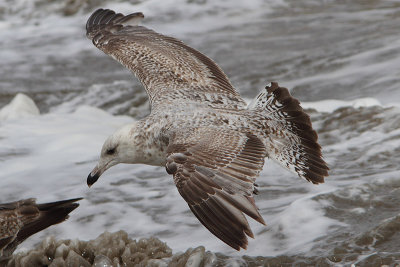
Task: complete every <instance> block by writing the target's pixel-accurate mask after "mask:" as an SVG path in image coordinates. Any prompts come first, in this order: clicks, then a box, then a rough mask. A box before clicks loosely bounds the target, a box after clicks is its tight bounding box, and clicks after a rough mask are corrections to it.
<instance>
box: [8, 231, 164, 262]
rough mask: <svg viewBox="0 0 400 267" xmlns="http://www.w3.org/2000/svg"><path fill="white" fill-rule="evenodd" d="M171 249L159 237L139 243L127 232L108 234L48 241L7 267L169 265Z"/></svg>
mask: <svg viewBox="0 0 400 267" xmlns="http://www.w3.org/2000/svg"><path fill="white" fill-rule="evenodd" d="M171 256H172V250H171V249H170V248H169V247H168V246H167V245H166V244H165V243H163V242H161V241H160V240H159V239H157V238H153V237H150V238H143V239H140V240H139V241H136V240H132V239H130V238H128V234H127V233H126V232H124V231H119V232H116V233H109V232H105V233H103V234H101V235H100V236H99V237H98V238H96V239H94V240H90V241H79V240H58V241H57V240H56V239H55V238H54V237H48V238H46V239H45V240H44V241H43V242H42V243H41V244H40V245H39V246H37V247H36V248H35V249H33V250H30V251H26V252H19V253H17V254H15V255H13V257H12V258H11V260H10V261H9V262H8V265H7V266H8V267H25V266H49V267H58V266H83V267H89V266H96V267H98V266H102V267H108V266H167V265H168V264H167V262H168V261H169V260H168V259H166V260H163V259H164V258H170V257H171Z"/></svg>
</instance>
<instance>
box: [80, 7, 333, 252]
mask: <svg viewBox="0 0 400 267" xmlns="http://www.w3.org/2000/svg"><path fill="white" fill-rule="evenodd" d="M142 18H143V14H142V13H133V14H131V15H127V16H124V15H122V14H115V12H114V11H111V10H103V9H99V10H97V11H96V12H94V13H93V14H92V16H91V17H90V18H89V20H88V22H87V24H86V30H87V37H88V38H89V39H91V40H92V42H93V44H94V45H95V46H96V47H97V48H99V49H100V50H102V51H103V52H104V53H106V54H108V55H110V56H112V57H113V58H114V59H116V60H117V61H119V62H120V63H121V64H123V65H124V66H126V67H127V68H128V69H130V70H131V71H132V73H133V74H135V75H136V77H137V78H138V79H139V80H140V81H141V83H142V84H143V85H144V88H145V89H146V91H147V93H148V95H149V99H150V103H151V114H150V115H149V116H148V117H147V118H145V119H142V120H140V121H137V122H135V123H133V124H131V125H127V126H125V127H123V128H121V129H120V130H118V131H116V132H115V133H114V134H113V135H112V136H110V137H109V138H108V139H107V140H106V142H105V143H104V145H103V148H102V151H101V156H100V160H99V163H98V165H97V166H96V167H95V168H94V169H93V171H92V172H91V173H90V174H89V176H88V185H89V186H90V185H92V184H93V183H95V182H96V181H97V179H98V178H99V176H100V175H101V174H102V173H103V172H104V171H105V170H107V169H108V168H110V167H112V166H114V165H116V164H118V163H144V164H150V165H156V166H165V167H166V171H167V173H168V174H171V175H173V178H174V181H175V184H176V186H177V188H178V191H179V193H180V194H181V196H182V197H183V198H184V199H185V201H186V202H187V203H188V205H189V207H190V209H191V210H192V212H193V213H194V214H195V215H196V217H197V218H198V219H199V220H200V221H201V223H202V224H203V225H204V226H205V227H207V229H209V230H210V231H211V232H212V233H213V234H214V235H215V236H217V237H218V238H220V239H221V240H222V241H224V242H225V243H226V244H228V245H230V246H231V247H233V248H235V249H237V250H239V249H240V248H246V247H247V243H248V241H247V237H246V236H250V237H254V235H253V233H252V231H251V229H250V227H249V225H248V222H247V219H246V217H245V215H248V216H249V217H251V218H253V219H255V220H256V221H258V222H260V223H262V224H265V222H264V220H263V218H262V217H261V215H260V213H259V212H258V209H257V207H256V205H255V201H254V198H253V195H254V193H255V192H257V189H256V186H255V184H254V182H255V180H256V178H257V176H258V175H259V173H260V171H261V170H262V168H263V165H264V158H265V157H269V158H271V159H273V160H274V161H276V162H278V163H279V164H281V165H282V166H284V167H285V168H286V169H288V170H290V171H292V172H294V173H296V174H298V175H299V176H300V177H302V178H304V179H306V180H308V181H311V182H313V183H316V184H318V183H322V182H323V181H324V177H325V176H327V175H328V167H327V166H326V163H325V162H324V160H323V159H322V154H321V147H320V146H319V144H318V142H317V138H318V137H317V134H316V132H315V131H314V130H313V129H312V125H311V120H310V117H309V116H308V115H307V114H306V113H305V112H304V111H303V109H302V108H301V106H300V103H299V101H298V100H297V99H295V98H293V97H292V96H291V95H290V93H289V91H288V90H287V89H286V88H283V87H280V86H279V85H278V84H277V83H272V84H271V85H269V86H267V87H266V88H265V90H263V91H262V92H261V93H260V94H259V95H258V96H257V98H256V99H255V100H254V101H253V102H252V103H250V104H249V105H248V106H247V105H246V103H245V101H244V100H243V99H242V98H241V97H240V95H239V93H238V92H237V91H236V90H235V88H234V87H233V86H232V84H231V83H230V82H229V79H228V78H227V76H226V75H225V74H224V72H223V71H222V70H221V68H220V67H218V65H217V64H216V63H215V62H214V61H212V60H211V59H209V58H208V57H206V56H205V55H203V54H201V53H200V52H198V51H197V50H195V49H193V48H191V47H189V46H187V45H186V44H184V43H183V42H181V41H179V40H177V39H175V38H172V37H168V36H164V35H161V34H159V33H156V32H154V31H152V30H150V29H147V28H145V27H142V26H138V25H137V24H138V22H139V21H140V20H141V19H142Z"/></svg>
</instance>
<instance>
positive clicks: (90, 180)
mask: <svg viewBox="0 0 400 267" xmlns="http://www.w3.org/2000/svg"><path fill="white" fill-rule="evenodd" d="M99 177H100V175H99V174H98V173H95V174H94V175H92V173H89V175H88V178H87V185H88V187H89V188H90V187H91V186H92V185H93V184H94V183H95V182H97V180H98V179H99Z"/></svg>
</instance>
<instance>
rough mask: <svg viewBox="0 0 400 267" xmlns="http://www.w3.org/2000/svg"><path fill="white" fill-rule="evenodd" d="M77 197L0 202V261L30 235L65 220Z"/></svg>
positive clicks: (76, 205)
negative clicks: (55, 200)
mask: <svg viewBox="0 0 400 267" xmlns="http://www.w3.org/2000/svg"><path fill="white" fill-rule="evenodd" d="M81 199H82V198H74V199H69V200H62V201H57V202H51V203H44V204H36V202H35V199H32V198H31V199H25V200H20V201H16V202H11V203H4V204H0V264H1V261H3V260H7V259H8V258H9V257H10V256H11V254H12V253H13V252H14V250H15V249H16V248H17V246H18V245H19V244H20V243H22V242H23V241H24V240H25V239H27V238H28V237H30V236H31V235H33V234H35V233H37V232H40V231H42V230H44V229H46V228H47V227H49V226H51V225H53V224H57V223H61V222H63V221H65V220H66V219H67V218H68V214H69V213H70V212H71V211H73V210H74V209H76V208H77V207H78V206H79V204H78V203H76V202H77V201H79V200H81Z"/></svg>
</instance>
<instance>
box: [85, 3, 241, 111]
mask: <svg viewBox="0 0 400 267" xmlns="http://www.w3.org/2000/svg"><path fill="white" fill-rule="evenodd" d="M143 17H144V16H143V14H142V13H133V14H130V15H127V16H124V15H122V14H119V13H118V14H115V12H114V11H112V10H104V9H99V10H97V11H95V12H94V13H93V14H92V15H91V16H90V18H89V20H88V22H87V24H86V31H87V33H86V35H87V37H88V38H89V39H91V40H92V42H93V44H94V45H95V46H96V47H97V48H99V49H100V50H102V51H103V52H104V53H106V54H108V55H110V56H111V57H113V58H114V59H115V60H117V61H119V62H120V63H121V64H122V65H124V66H125V67H127V68H128V69H130V70H131V71H132V72H133V73H134V74H135V75H136V77H137V78H138V79H139V80H140V81H141V83H142V84H143V85H144V87H145V89H146V91H147V94H148V95H149V98H150V102H151V105H152V108H154V107H155V106H156V105H157V104H158V103H164V102H165V101H171V100H180V99H185V100H186V101H188V100H192V101H211V102H213V103H214V104H218V103H224V100H227V101H230V102H237V104H241V105H243V106H245V103H244V101H243V100H242V99H241V97H240V95H239V94H238V93H237V92H236V90H235V89H234V88H233V86H232V85H231V83H230V82H229V80H228V78H227V77H226V75H225V74H224V73H223V71H222V70H221V68H220V67H218V65H217V64H216V63H215V62H213V61H212V60H211V59H209V58H208V57H206V56H205V55H203V54H201V53H200V52H198V51H197V50H195V49H193V48H191V47H189V46H187V45H185V44H184V43H183V42H181V41H179V40H177V39H175V38H172V37H168V36H164V35H161V34H159V33H156V32H154V31H152V30H150V29H147V28H145V27H142V26H137V24H138V22H139V21H140V20H141V19H142V18H143Z"/></svg>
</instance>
